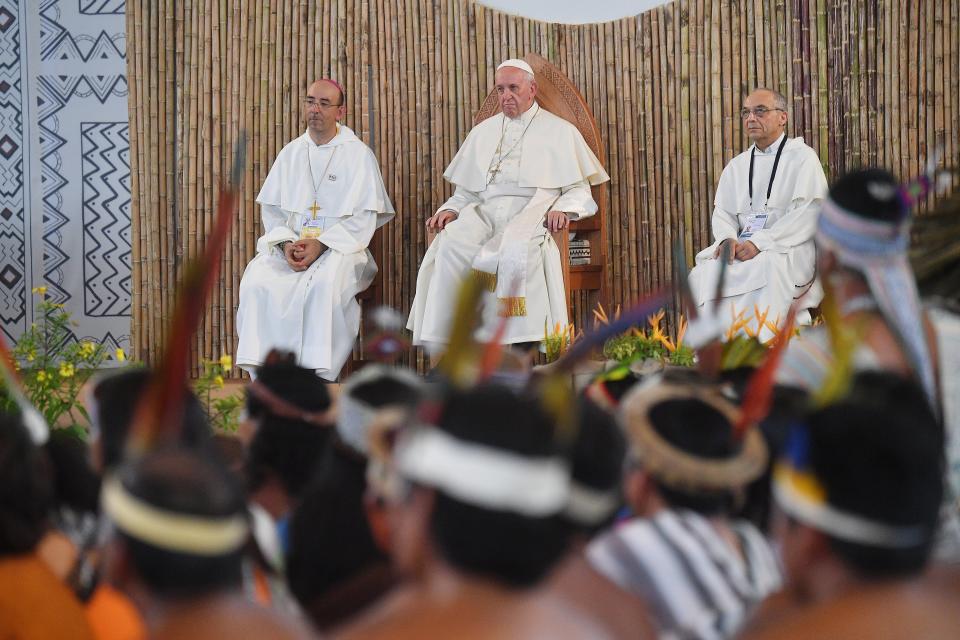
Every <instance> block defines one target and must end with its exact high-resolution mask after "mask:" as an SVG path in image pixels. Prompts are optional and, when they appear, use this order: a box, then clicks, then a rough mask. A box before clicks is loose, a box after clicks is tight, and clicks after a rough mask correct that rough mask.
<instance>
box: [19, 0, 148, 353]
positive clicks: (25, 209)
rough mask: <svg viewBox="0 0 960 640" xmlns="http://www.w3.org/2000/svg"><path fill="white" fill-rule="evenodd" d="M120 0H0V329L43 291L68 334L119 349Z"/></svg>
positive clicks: (124, 325) (125, 287) (123, 282)
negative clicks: (66, 321) (68, 326)
mask: <svg viewBox="0 0 960 640" xmlns="http://www.w3.org/2000/svg"><path fill="white" fill-rule="evenodd" d="M124 8H125V2H124V1H123V0H0V323H2V328H3V331H4V332H5V333H6V335H7V336H8V337H9V338H10V339H13V340H16V338H17V336H18V335H19V334H20V333H21V332H23V331H24V330H25V328H26V327H27V326H29V324H30V322H32V321H33V314H34V311H33V307H34V303H35V301H36V300H35V298H34V297H33V296H32V295H31V289H32V288H33V287H37V286H41V285H42V286H46V288H47V298H48V299H50V300H52V301H54V302H59V303H62V304H64V305H65V306H66V309H67V310H68V311H69V312H70V313H71V315H72V317H73V319H74V321H75V322H76V323H77V326H76V327H75V329H74V338H75V339H78V340H95V341H97V342H102V343H104V345H105V346H107V347H108V349H109V351H108V352H109V353H111V354H112V353H113V350H114V349H115V348H116V347H122V348H123V349H125V350H129V346H130V303H131V300H130V273H131V271H130V158H129V153H130V136H129V124H128V123H129V117H128V113H127V93H128V91H127V78H126V54H125V52H126V34H125V30H126V24H125V16H124Z"/></svg>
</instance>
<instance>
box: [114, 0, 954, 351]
mask: <svg viewBox="0 0 960 640" xmlns="http://www.w3.org/2000/svg"><path fill="white" fill-rule="evenodd" d="M127 9H128V10H127V20H128V23H127V26H128V51H129V54H128V65H129V68H128V72H129V78H130V122H131V156H130V162H131V165H132V167H131V168H132V179H131V183H132V184H131V188H132V192H133V213H132V216H133V229H134V238H133V279H134V285H133V288H134V296H135V300H136V302H135V305H134V316H133V332H134V333H133V335H134V345H135V351H136V354H135V355H136V357H137V358H140V359H143V360H145V361H148V362H150V361H154V360H155V359H156V357H157V355H158V350H159V347H160V345H161V342H162V338H163V335H164V328H165V323H166V320H167V318H169V316H170V310H171V305H172V302H173V293H174V290H175V284H176V282H177V281H178V279H179V277H180V275H181V273H182V268H183V264H184V261H185V260H186V259H188V258H189V257H192V256H194V255H196V253H197V252H198V250H199V249H200V248H201V247H202V246H203V242H204V238H205V236H206V233H207V232H208V231H209V229H210V225H211V216H212V212H213V210H214V205H215V197H216V190H217V184H218V182H219V180H220V178H221V176H223V175H224V174H225V172H226V171H227V170H228V163H229V159H230V151H231V148H232V145H233V143H234V141H235V140H236V139H237V136H238V134H239V132H240V131H241V130H246V132H247V134H248V139H249V141H250V147H249V153H248V158H249V160H248V167H247V173H246V177H245V182H244V185H243V198H242V201H241V204H240V210H239V219H238V220H237V223H236V225H235V226H234V229H233V234H232V236H231V238H230V241H229V243H228V248H227V251H226V254H225V255H224V257H223V261H224V262H223V270H222V275H221V276H220V282H219V286H217V287H216V293H215V295H214V297H213V299H212V300H211V301H210V304H209V307H208V310H207V314H206V317H205V322H204V324H203V326H202V329H201V331H200V333H199V334H198V335H197V337H196V340H195V343H194V345H193V348H194V353H193V355H194V358H195V360H197V359H199V358H215V357H218V356H219V355H220V354H221V353H232V352H233V350H234V348H235V344H236V333H235V327H234V325H235V313H236V308H237V296H238V285H239V281H240V277H241V275H242V273H243V269H244V266H245V265H246V263H247V262H248V261H249V260H250V259H251V258H252V257H253V253H254V247H255V244H256V238H257V235H258V234H259V233H260V214H259V210H258V207H257V206H256V205H255V203H254V198H255V197H256V194H257V192H258V190H259V188H260V186H261V184H262V183H263V180H264V178H265V177H266V174H267V171H268V170H269V168H270V166H271V164H272V162H273V160H274V158H275V157H276V155H277V152H278V151H279V150H280V148H281V147H282V146H283V145H284V144H285V143H286V142H288V141H289V140H291V139H292V138H294V137H296V136H297V135H299V134H300V133H301V132H302V131H303V127H304V125H303V120H302V118H301V113H300V101H301V97H302V95H303V93H304V90H305V87H306V85H307V84H308V83H309V82H310V81H311V80H313V79H315V78H318V77H324V76H327V77H333V78H336V79H337V80H339V81H340V82H341V83H343V84H344V85H345V87H346V89H347V94H348V109H347V117H346V124H348V125H349V126H350V127H352V128H353V129H354V130H355V131H356V132H357V133H358V135H360V136H361V138H362V139H363V140H364V141H365V142H367V143H368V144H370V145H371V147H372V148H373V149H374V152H375V153H376V155H377V157H378V158H379V161H380V165H381V168H382V171H383V175H384V179H385V182H386V185H387V188H388V190H389V192H390V194H391V196H392V198H393V203H394V206H395V207H396V209H397V212H398V215H397V217H396V219H395V220H394V221H393V222H391V223H390V224H388V225H387V226H386V227H385V228H383V229H382V230H381V231H380V232H379V243H380V247H381V250H382V252H381V255H380V256H379V257H378V263H379V266H380V273H381V279H380V280H379V284H378V285H377V297H379V298H381V299H382V301H383V302H384V303H386V304H389V305H392V306H394V307H396V308H398V309H400V310H401V311H403V312H404V313H406V312H407V310H408V309H409V305H410V302H411V300H412V298H413V293H414V286H415V282H416V274H417V267H418V265H419V260H420V258H421V257H422V256H423V253H424V251H425V246H426V244H425V242H426V233H425V229H424V221H425V219H426V217H427V216H428V215H429V214H430V213H432V212H433V211H434V210H435V209H436V208H437V207H438V206H439V205H440V204H441V203H442V202H443V200H444V199H446V198H447V197H448V196H449V195H450V193H451V189H450V186H449V185H447V184H446V183H445V182H444V181H443V180H442V178H441V173H442V171H443V168H444V167H445V166H446V164H447V162H449V160H450V159H451V158H452V157H453V154H454V153H455V152H456V149H457V148H458V146H459V144H460V143H461V142H462V140H463V139H464V137H465V136H466V133H467V131H468V130H469V128H470V123H471V122H472V119H473V115H474V113H475V112H476V111H477V109H478V108H479V107H480V104H481V102H482V101H483V98H484V97H485V95H486V93H487V92H488V91H489V89H490V87H491V86H492V83H493V75H494V71H495V68H496V65H497V64H498V63H499V62H500V61H501V60H503V59H504V58H507V57H522V56H523V55H524V54H525V53H527V52H528V51H533V52H536V53H539V54H541V55H543V56H544V57H546V58H548V59H549V60H551V61H552V62H554V63H555V64H556V65H557V66H558V67H559V68H560V69H562V70H563V71H564V72H565V73H566V74H567V75H568V76H569V77H570V78H571V80H572V81H573V82H574V84H575V85H576V86H577V87H579V89H580V91H581V93H582V94H583V95H584V97H585V99H586V101H587V104H588V105H590V107H591V109H592V110H593V113H594V116H595V117H596V118H597V121H598V123H599V126H600V129H601V131H602V133H603V135H604V137H605V142H606V150H607V156H606V157H605V158H602V160H603V161H604V164H605V166H606V167H607V169H608V171H609V173H610V174H611V176H612V178H613V180H612V182H611V185H610V196H609V209H608V211H607V212H606V215H607V216H608V218H607V226H606V228H607V238H606V240H607V257H608V267H609V268H608V270H607V274H606V276H607V279H608V283H607V284H608V291H609V292H610V296H611V298H612V299H611V300H610V302H611V303H612V304H618V303H627V302H629V301H630V300H631V299H633V298H636V297H637V296H639V295H640V294H642V293H643V292H645V291H648V290H650V289H652V288H654V287H656V286H658V285H660V284H663V283H665V282H668V281H669V280H670V278H671V256H672V252H673V246H674V242H675V241H676V240H679V241H681V242H682V244H683V246H684V248H685V251H686V254H687V256H688V257H690V258H691V259H692V255H693V254H694V252H696V251H697V250H698V249H699V248H701V247H703V246H705V245H706V244H708V243H709V241H710V238H709V236H710V224H709V221H710V212H711V206H712V202H713V195H714V190H715V188H716V184H717V180H718V179H719V176H720V172H721V171H722V169H723V166H724V165H725V164H726V163H727V162H728V161H729V160H730V158H731V157H733V156H734V155H735V154H736V153H738V152H739V151H741V150H742V149H743V148H745V146H746V145H747V142H746V140H745V137H744V132H743V128H742V124H741V122H740V120H739V117H738V115H737V114H738V111H739V108H740V101H741V99H742V97H743V95H744V94H745V93H746V92H748V91H749V90H750V89H751V88H753V87H755V86H769V87H772V88H775V89H777V90H779V91H781V92H782V93H783V94H784V95H786V96H787V98H788V103H789V105H790V110H791V113H790V125H789V131H790V135H801V136H803V138H804V139H805V140H806V141H807V143H808V144H810V145H811V146H813V147H814V148H815V149H816V150H817V152H818V153H819V155H820V158H821V160H822V162H823V164H824V167H825V169H826V170H827V173H828V177H830V178H833V177H836V176H838V175H840V174H842V173H843V172H845V171H847V170H849V169H851V168H854V167H857V166H861V165H881V166H885V167H889V168H891V169H892V170H893V171H894V173H896V174H897V175H900V176H904V177H905V176H909V175H912V174H916V173H917V172H919V171H920V169H921V168H922V166H923V164H924V162H925V159H926V158H928V157H929V156H930V155H931V153H932V152H933V150H934V149H935V148H942V149H943V151H944V153H945V156H946V158H947V161H948V162H949V163H951V164H956V159H957V157H958V153H960V0H927V1H925V2H896V1H893V0H719V1H716V2H714V1H708V0H678V1H677V2H673V3H670V4H667V5H664V6H662V7H659V8H657V9H654V10H651V11H648V12H646V13H643V14H641V15H639V16H636V17H632V18H626V19H623V20H619V21H616V22H609V23H604V24H595V25H583V26H571V25H557V24H547V23H541V22H536V21H531V20H526V19H522V18H517V17H514V16H509V15H506V14H503V13H500V12H497V11H493V10H490V9H487V8H485V7H483V6H482V5H479V4H475V3H473V2H468V1H467V0H397V1H390V2H388V1H385V0H180V1H175V0H130V1H129V2H128V3H127ZM927 204H928V205H929V204H930V203H927ZM575 302H576V301H575ZM584 311H586V310H585V309H578V313H577V315H578V316H579V317H583V314H584Z"/></svg>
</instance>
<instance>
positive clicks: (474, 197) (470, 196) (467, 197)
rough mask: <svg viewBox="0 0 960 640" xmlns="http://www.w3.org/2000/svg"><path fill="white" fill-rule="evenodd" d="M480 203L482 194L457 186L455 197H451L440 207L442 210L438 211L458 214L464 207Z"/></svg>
mask: <svg viewBox="0 0 960 640" xmlns="http://www.w3.org/2000/svg"><path fill="white" fill-rule="evenodd" d="M479 203H480V194H478V193H477V192H476V191H470V190H469V189H466V188H464V187H461V186H459V185H457V188H456V190H455V191H454V192H453V195H452V196H450V199H449V200H447V201H446V202H444V203H443V204H442V205H440V208H439V209H437V211H438V212H439V211H444V210H445V209H449V210H450V211H454V212H456V213H458V214H459V213H460V211H462V210H463V208H464V207H466V206H467V205H471V204H479Z"/></svg>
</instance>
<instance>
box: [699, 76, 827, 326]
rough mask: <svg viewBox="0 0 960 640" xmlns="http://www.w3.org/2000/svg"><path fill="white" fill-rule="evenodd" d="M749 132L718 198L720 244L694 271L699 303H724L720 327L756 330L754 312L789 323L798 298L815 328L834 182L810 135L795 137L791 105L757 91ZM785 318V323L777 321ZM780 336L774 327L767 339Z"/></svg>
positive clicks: (748, 108) (745, 112) (747, 116)
mask: <svg viewBox="0 0 960 640" xmlns="http://www.w3.org/2000/svg"><path fill="white" fill-rule="evenodd" d="M741 117H742V118H743V123H744V128H745V129H746V130H747V135H748V137H749V138H750V140H751V141H752V142H753V144H752V145H750V148H749V149H747V150H746V151H744V152H743V153H741V154H740V155H738V156H736V157H735V158H734V159H733V160H731V161H730V162H729V164H727V166H726V167H725V168H724V170H723V173H722V174H721V175H720V184H719V186H718V187H717V195H716V199H715V200H714V210H713V218H712V220H711V226H712V229H713V237H714V243H713V244H712V245H710V246H709V247H707V248H706V249H704V250H703V251H701V252H700V253H699V254H697V257H696V265H695V266H694V268H693V269H692V270H691V272H690V278H689V282H690V288H691V292H692V294H693V297H694V300H695V302H696V303H697V304H698V305H699V307H701V308H703V307H704V306H705V305H709V306H708V307H707V308H706V309H704V310H706V311H711V310H712V307H713V305H714V304H718V314H719V315H718V317H717V321H718V323H722V325H723V326H724V327H725V326H729V325H730V324H731V322H732V321H733V320H734V318H737V317H738V316H740V314H741V313H742V314H743V316H742V317H743V318H744V319H745V320H747V321H748V325H747V326H748V327H749V328H751V329H752V328H755V327H756V326H757V325H756V321H757V319H756V318H755V311H756V310H759V312H760V313H761V315H763V314H766V317H767V319H768V320H769V321H770V322H771V323H773V322H778V321H779V323H780V324H783V322H784V321H785V320H786V315H787V311H788V309H789V308H790V305H791V303H792V302H793V300H794V299H795V298H799V299H800V307H799V312H798V317H797V321H798V323H805V322H806V323H808V322H809V321H810V314H809V311H808V309H812V308H814V307H816V306H817V305H818V304H819V303H820V300H821V298H822V297H823V290H822V288H821V287H820V285H819V282H818V281H817V279H816V248H815V247H814V243H813V235H814V232H815V230H816V228H817V213H818V211H819V208H820V203H821V201H822V200H823V198H824V196H825V195H826V193H827V180H826V176H825V175H824V173H823V167H822V166H821V164H820V159H819V158H818V157H817V153H816V152H815V151H814V150H813V149H811V148H810V147H808V146H807V145H806V144H804V142H803V138H788V137H787V135H786V132H785V129H786V125H787V119H788V116H787V101H786V98H784V97H783V96H782V95H781V94H779V93H777V92H775V91H771V90H769V89H757V90H755V91H754V92H753V93H751V94H750V95H749V96H747V98H746V99H745V100H744V102H743V109H742V110H741ZM724 244H728V245H729V246H730V254H729V255H730V261H729V264H728V265H727V270H726V274H725V277H724V282H723V289H722V291H720V292H719V298H720V300H719V301H716V300H717V297H718V296H717V282H718V279H719V277H720V271H721V264H720V261H721V255H722V253H723V245H724ZM778 319H779V320H778ZM772 336H773V331H771V330H770V328H769V327H763V328H762V329H761V331H760V339H761V340H767V339H769V338H770V337H772Z"/></svg>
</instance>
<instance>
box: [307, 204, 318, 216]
mask: <svg viewBox="0 0 960 640" xmlns="http://www.w3.org/2000/svg"><path fill="white" fill-rule="evenodd" d="M307 211H309V212H310V213H312V214H313V219H314V220H316V219H317V211H320V205H318V204H317V201H316V200H314V201H313V206H312V207H307Z"/></svg>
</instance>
